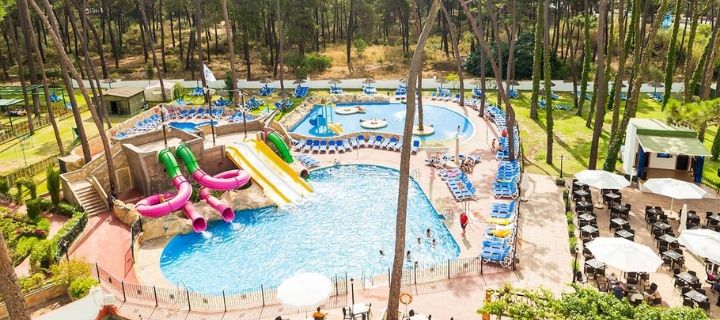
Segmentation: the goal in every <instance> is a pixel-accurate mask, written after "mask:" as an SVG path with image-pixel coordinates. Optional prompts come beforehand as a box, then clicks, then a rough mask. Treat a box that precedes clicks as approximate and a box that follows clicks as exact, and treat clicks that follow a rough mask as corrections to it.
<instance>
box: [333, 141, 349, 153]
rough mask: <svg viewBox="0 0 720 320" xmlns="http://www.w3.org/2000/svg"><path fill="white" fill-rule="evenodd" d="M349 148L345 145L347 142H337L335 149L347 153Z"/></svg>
mask: <svg viewBox="0 0 720 320" xmlns="http://www.w3.org/2000/svg"><path fill="white" fill-rule="evenodd" d="M347 148H348V145H346V144H345V140H342V139H341V140H336V141H335V149H337V152H338V153H340V152H345V151H346V150H347Z"/></svg>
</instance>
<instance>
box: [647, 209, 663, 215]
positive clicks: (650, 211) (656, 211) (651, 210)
mask: <svg viewBox="0 0 720 320" xmlns="http://www.w3.org/2000/svg"><path fill="white" fill-rule="evenodd" d="M645 213H647V214H651V215H655V216H656V215H659V214H661V213H662V212H658V210H657V209H655V208H650V209H645Z"/></svg>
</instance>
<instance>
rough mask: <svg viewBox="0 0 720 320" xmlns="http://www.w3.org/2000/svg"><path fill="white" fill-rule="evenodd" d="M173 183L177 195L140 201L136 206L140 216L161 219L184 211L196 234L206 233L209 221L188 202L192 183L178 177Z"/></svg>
mask: <svg viewBox="0 0 720 320" xmlns="http://www.w3.org/2000/svg"><path fill="white" fill-rule="evenodd" d="M172 183H173V186H175V189H176V190H177V192H176V193H162V194H155V195H152V196H149V197H147V198H145V199H142V200H140V201H138V202H137V203H136V204H135V209H137V211H138V213H139V214H141V215H143V216H146V217H150V218H159V217H162V216H166V215H168V214H170V213H172V212H175V211H178V210H183V212H184V213H185V216H186V217H187V218H188V219H190V221H191V222H192V226H193V230H194V231H195V232H202V231H205V229H206V228H207V220H206V219H205V217H203V216H202V215H201V214H200V213H199V212H198V211H197V209H195V207H194V206H193V205H192V204H191V203H190V202H188V200H189V199H190V196H191V195H192V185H190V182H188V181H187V179H186V178H185V177H184V176H181V175H177V176H175V177H174V178H173V180H172Z"/></svg>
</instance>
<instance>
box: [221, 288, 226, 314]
mask: <svg viewBox="0 0 720 320" xmlns="http://www.w3.org/2000/svg"><path fill="white" fill-rule="evenodd" d="M222 294H223V308H224V309H225V312H227V301H226V300H225V289H223V291H222Z"/></svg>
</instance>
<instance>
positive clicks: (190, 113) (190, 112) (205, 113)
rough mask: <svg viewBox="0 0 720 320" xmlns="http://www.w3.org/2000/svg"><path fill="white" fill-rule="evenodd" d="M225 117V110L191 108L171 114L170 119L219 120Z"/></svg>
mask: <svg viewBox="0 0 720 320" xmlns="http://www.w3.org/2000/svg"><path fill="white" fill-rule="evenodd" d="M211 113H212V114H211ZM222 115H223V109H212V111H211V110H210V109H209V108H207V109H206V108H197V109H195V108H190V109H181V110H180V111H179V112H175V113H171V114H170V116H169V118H170V119H195V118H197V119H201V118H210V117H211V116H212V117H213V118H218V117H221V116H222Z"/></svg>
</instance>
